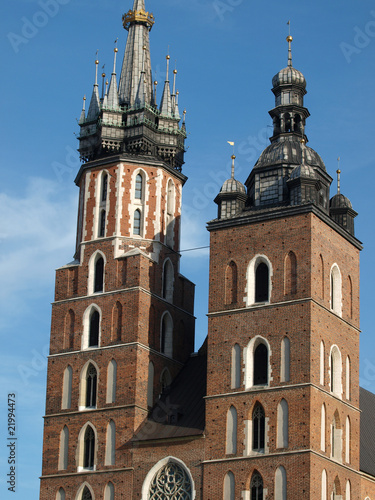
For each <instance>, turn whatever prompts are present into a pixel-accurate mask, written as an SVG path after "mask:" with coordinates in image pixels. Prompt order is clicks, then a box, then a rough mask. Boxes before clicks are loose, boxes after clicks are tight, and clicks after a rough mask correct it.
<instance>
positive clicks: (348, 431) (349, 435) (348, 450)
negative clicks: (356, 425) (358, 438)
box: [345, 416, 351, 464]
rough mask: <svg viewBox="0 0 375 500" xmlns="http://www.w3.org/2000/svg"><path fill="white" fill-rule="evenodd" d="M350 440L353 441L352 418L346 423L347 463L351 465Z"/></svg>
mask: <svg viewBox="0 0 375 500" xmlns="http://www.w3.org/2000/svg"><path fill="white" fill-rule="evenodd" d="M350 439H351V428H350V418H349V416H347V417H346V422H345V462H346V463H347V464H350V448H351V446H350Z"/></svg>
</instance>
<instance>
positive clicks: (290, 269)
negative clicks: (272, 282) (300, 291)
mask: <svg viewBox="0 0 375 500" xmlns="http://www.w3.org/2000/svg"><path fill="white" fill-rule="evenodd" d="M295 293H297V257H296V255H295V253H294V252H292V251H290V252H289V253H288V254H287V255H286V256H285V262H284V295H293V294H295Z"/></svg>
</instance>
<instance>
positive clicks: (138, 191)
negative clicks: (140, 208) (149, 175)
mask: <svg viewBox="0 0 375 500" xmlns="http://www.w3.org/2000/svg"><path fill="white" fill-rule="evenodd" d="M142 188H143V178H142V175H141V174H137V177H136V178H135V199H136V200H141V199H142Z"/></svg>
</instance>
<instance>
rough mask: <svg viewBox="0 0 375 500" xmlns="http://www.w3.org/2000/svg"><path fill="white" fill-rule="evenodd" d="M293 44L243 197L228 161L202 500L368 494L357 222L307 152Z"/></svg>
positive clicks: (219, 227) (217, 233)
mask: <svg viewBox="0 0 375 500" xmlns="http://www.w3.org/2000/svg"><path fill="white" fill-rule="evenodd" d="M287 41H288V43H289V56H288V65H287V67H286V68H285V69H283V70H281V71H280V72H279V73H278V74H276V75H275V77H274V78H273V81H272V83H273V89H272V92H273V93H274V95H275V101H276V103H275V108H274V109H272V110H271V111H270V115H271V117H272V119H273V127H274V128H273V136H272V137H271V139H270V141H271V144H270V145H269V146H268V147H267V148H266V149H265V150H264V151H263V153H262V154H261V156H260V158H259V160H258V161H257V163H256V165H255V166H254V168H253V170H252V171H251V173H250V175H249V177H248V179H247V180H246V182H245V185H246V188H245V186H244V185H243V184H241V183H240V182H238V181H237V180H236V179H235V177H234V157H233V168H232V177H231V178H230V179H228V180H227V181H226V182H225V184H224V185H223V187H222V189H221V191H220V193H219V195H218V196H217V198H216V200H215V201H216V203H217V204H218V207H219V210H218V218H217V219H216V220H214V221H211V222H210V223H209V225H208V229H209V231H210V236H211V243H210V284H209V285H210V288H209V290H210V291H209V331H208V361H207V396H206V443H205V461H204V464H203V471H204V473H203V474H204V475H203V477H204V479H203V496H202V498H204V499H205V500H208V499H210V500H214V499H215V500H216V499H218V498H220V499H221V498H224V499H225V500H235V499H246V500H250V499H251V500H260V499H265V498H267V499H275V500H281V499H282V500H286V499H288V500H297V499H301V498H304V499H311V500H316V499H324V500H327V499H328V498H335V499H337V498H339V499H342V498H352V499H353V498H355V499H359V498H361V496H360V476H359V474H358V471H359V440H358V437H359V387H358V365H359V251H360V249H361V245H360V243H359V241H358V240H357V239H356V238H355V237H354V217H355V216H356V213H355V212H354V210H353V209H352V207H351V204H350V202H349V200H348V199H347V198H346V197H345V196H343V195H342V194H340V192H339V191H338V194H336V195H335V196H334V197H333V198H332V199H331V200H330V194H329V193H330V184H331V182H332V178H331V177H330V176H329V175H328V173H327V171H326V167H325V165H324V163H323V161H322V159H321V158H320V156H319V155H318V154H317V153H316V152H315V151H314V150H313V149H311V148H310V147H308V146H307V145H306V143H307V137H306V135H305V123H306V119H307V118H308V116H309V112H308V110H307V109H306V108H305V107H304V103H303V97H304V95H305V94H306V89H305V87H306V81H305V78H304V76H303V75H302V73H300V72H299V71H297V70H296V69H295V68H294V67H293V65H292V54H291V42H292V37H290V36H289V37H288V38H287ZM223 367H226V369H223ZM215 478H216V479H215ZM217 478H220V481H218V480H217ZM223 491H224V493H223ZM350 492H351V496H350ZM331 495H333V496H331Z"/></svg>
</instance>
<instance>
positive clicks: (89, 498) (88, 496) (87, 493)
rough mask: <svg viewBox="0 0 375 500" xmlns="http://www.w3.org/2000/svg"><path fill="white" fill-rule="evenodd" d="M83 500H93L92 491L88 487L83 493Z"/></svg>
mask: <svg viewBox="0 0 375 500" xmlns="http://www.w3.org/2000/svg"><path fill="white" fill-rule="evenodd" d="M81 500H92V495H91V491H90V490H89V489H88V487H87V486H85V487H84V489H83V491H82V496H81Z"/></svg>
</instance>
